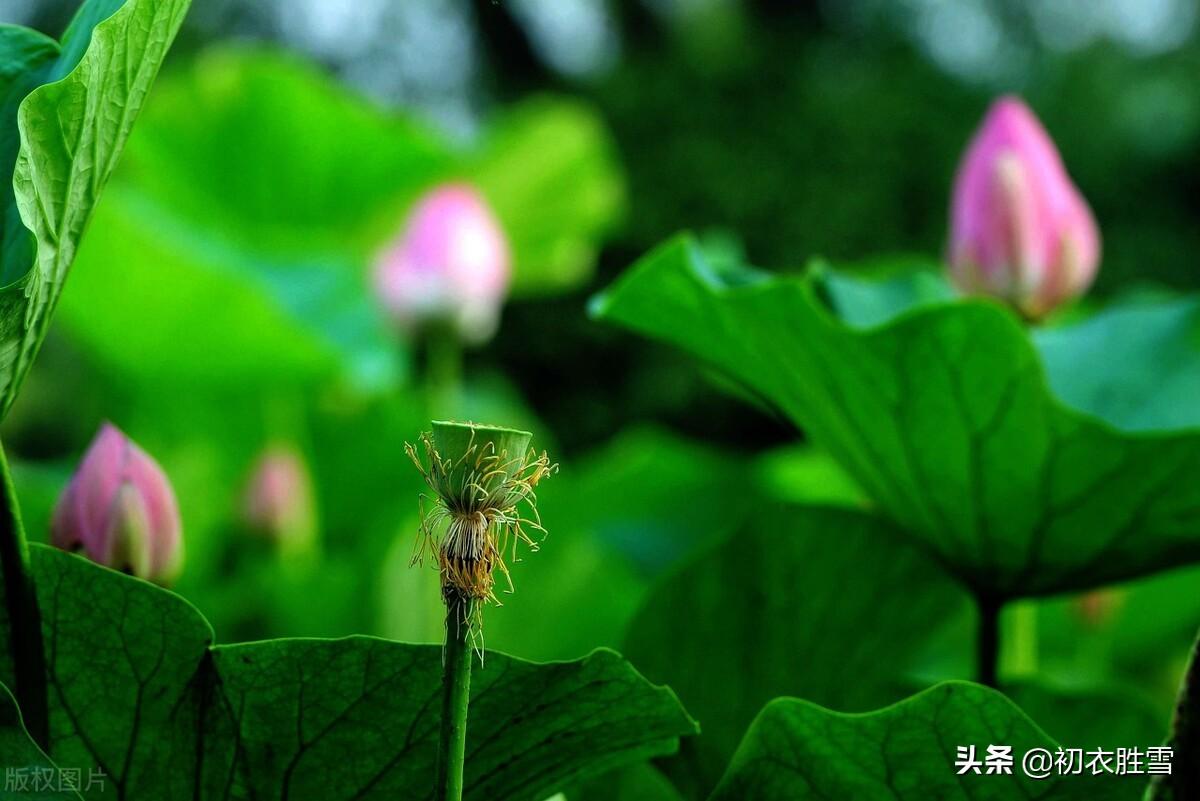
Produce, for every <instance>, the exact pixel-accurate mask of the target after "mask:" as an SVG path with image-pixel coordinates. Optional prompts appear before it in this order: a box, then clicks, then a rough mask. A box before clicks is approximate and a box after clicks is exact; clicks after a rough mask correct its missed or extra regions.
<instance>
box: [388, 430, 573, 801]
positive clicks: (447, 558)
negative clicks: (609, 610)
mask: <svg viewBox="0 0 1200 801" xmlns="http://www.w3.org/2000/svg"><path fill="white" fill-rule="evenodd" d="M531 438H532V435H531V434H530V433H529V432H528V431H517V430H515V429H511V428H503V427H499V426H488V425H477V424H474V423H455V422H438V421H435V422H434V423H433V430H432V432H430V433H426V434H423V435H422V436H421V439H420V443H421V446H422V450H423V451H424V453H423V454H419V453H418V452H417V448H416V447H415V446H413V445H409V446H408V447H407V450H408V455H409V457H410V458H411V459H412V460H413V463H414V464H415V465H416V466H417V469H418V470H419V471H420V472H421V476H422V477H423V478H424V479H425V482H426V484H428V485H429V488H430V489H431V490H432V491H433V494H434V498H433V505H432V508H430V509H425V508H422V514H421V532H420V538H419V540H418V548H417V553H416V556H415V557H414V562H420V561H422V560H423V558H424V557H425V556H426V555H429V556H432V557H433V558H434V560H435V561H436V563H437V567H438V571H439V574H440V576H441V588H442V600H443V601H444V602H445V604H446V651H445V658H444V673H443V695H442V729H441V735H440V741H439V749H438V769H437V785H436V791H437V794H438V795H437V796H436V797H437V798H438V799H439V801H458V799H461V798H462V775H463V760H464V758H465V754H466V742H467V740H466V736H467V701H468V698H469V695H470V685H471V655H470V647H469V645H468V643H469V642H470V641H471V640H472V638H474V640H475V642H476V644H477V645H478V644H479V640H478V635H479V632H480V624H481V614H482V610H483V605H484V604H486V603H487V602H489V601H492V602H496V594H495V577H494V572H495V571H499V572H500V573H501V574H502V575H503V576H504V577H505V579H507V580H508V581H509V589H510V590H511V589H512V583H511V579H510V578H509V572H508V566H507V564H506V562H505V557H506V555H507V556H508V557H509V558H511V559H515V558H516V552H517V548H518V547H519V546H521V545H525V546H528V547H529V549H530V550H537V545H538V543H537V541H536V540H535V539H533V538H532V537H531V536H530V535H531V533H532V532H542V533H544V531H545V530H544V529H543V528H542V525H541V521H540V519H539V518H538V515H537V507H536V500H537V499H536V496H535V495H534V490H535V488H536V487H537V485H538V483H539V482H540V481H541V480H542V479H544V478H545V477H546V476H548V475H549V474H550V473H552V472H553V471H554V469H555V466H554V465H551V464H550V461H549V458H548V457H547V456H546V454H545V453H542V454H541V455H540V456H539V455H537V454H536V453H535V452H534V451H532V450H530V448H529V443H530V439H531ZM478 650H479V653H480V655H481V656H482V653H483V649H482V646H479V647H478Z"/></svg>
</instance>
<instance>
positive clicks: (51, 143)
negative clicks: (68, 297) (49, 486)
mask: <svg viewBox="0 0 1200 801" xmlns="http://www.w3.org/2000/svg"><path fill="white" fill-rule="evenodd" d="M187 8H188V0H127V1H126V2H122V0H89V2H86V3H85V4H84V5H83V6H82V7H81V8H80V10H79V13H78V14H77V15H76V17H75V19H74V20H73V21H72V22H71V24H70V26H69V27H68V28H67V30H66V33H65V34H64V35H63V41H62V45H61V49H59V46H58V45H56V44H55V43H53V42H52V41H50V40H47V39H45V38H44V37H39V36H37V35H35V34H32V33H30V32H28V31H24V30H23V29H20V28H17V27H14V26H4V27H3V28H0V42H2V44H0V55H2V56H3V65H2V67H0V72H2V77H0V88H2V89H3V96H2V97H0V115H2V116H3V120H0V129H3V130H4V131H5V134H4V138H3V139H0V175H7V174H9V173H10V172H11V175H12V189H11V192H10V191H9V190H4V191H3V193H2V196H3V198H4V210H3V215H4V218H3V253H2V254H0V259H2V261H0V283H2V284H3V287H2V288H0V413H4V412H7V411H8V409H9V408H10V407H11V406H12V403H13V400H14V399H15V398H16V395H17V391H18V389H19V388H20V384H21V381H22V379H24V377H25V374H26V373H27V372H28V371H29V367H30V365H31V364H32V362H33V358H34V356H35V355H36V353H37V350H38V348H39V347H40V345H41V342H42V339H43V337H45V335H46V328H47V326H48V325H49V321H50V313H51V312H52V311H53V309H54V306H55V304H56V302H57V300H58V295H59V292H60V291H61V290H62V285H63V281H65V280H66V277H67V271H68V270H69V269H70V267H71V263H72V261H73V260H74V258H75V251H76V248H77V247H78V246H79V240H80V237H81V236H82V235H83V231H84V228H85V227H86V225H87V222H88V218H89V217H90V216H91V213H92V208H93V206H94V205H95V203H96V201H97V199H98V197H99V195H100V191H101V189H103V187H104V185H105V183H107V181H108V178H109V175H110V174H111V173H112V171H113V168H114V167H115V166H116V162H117V158H118V157H119V156H120V155H121V150H122V149H123V148H124V146H125V139H126V137H127V136H128V135H129V130H130V128H131V126H132V125H133V121H134V119H136V117H137V115H138V112H139V111H140V109H141V106H142V101H143V100H144V99H145V96H146V92H147V91H148V90H149V88H150V85H151V83H152V82H153V81H154V76H155V75H156V74H157V72H158V66H159V64H160V63H161V61H162V59H163V56H165V55H166V51H167V48H168V47H169V46H170V44H171V41H172V39H174V37H175V32H176V30H178V28H179V25H180V23H181V22H182V21H183V15H184V13H185V12H186V11H187ZM18 132H19V139H20V143H19V146H17V137H18ZM0 183H3V182H0Z"/></svg>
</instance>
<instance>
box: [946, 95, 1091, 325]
mask: <svg viewBox="0 0 1200 801" xmlns="http://www.w3.org/2000/svg"><path fill="white" fill-rule="evenodd" d="M948 255H949V259H950V273H951V276H952V278H953V279H954V282H955V283H956V284H957V285H958V286H959V288H961V289H962V290H963V291H966V292H971V293H978V294H984V295H991V296H993V297H998V298H1002V299H1004V300H1006V301H1008V302H1009V303H1011V304H1012V305H1013V306H1015V307H1016V308H1017V309H1018V310H1020V311H1021V313H1022V314H1024V315H1025V316H1026V317H1028V318H1031V319H1037V318H1040V317H1042V316H1044V315H1046V314H1047V313H1049V312H1050V311H1052V310H1054V309H1055V308H1056V307H1058V306H1059V305H1060V304H1062V303H1063V302H1065V301H1067V300H1070V299H1071V298H1074V297H1076V296H1077V295H1079V294H1081V293H1082V292H1083V291H1084V290H1086V289H1087V288H1088V287H1089V286H1090V285H1091V283H1092V279H1093V278H1095V276H1096V268H1097V266H1098V264H1099V261H1100V234H1099V232H1098V230H1097V228H1096V221H1095V219H1094V218H1093V217H1092V212H1091V210H1090V209H1089V208H1088V205H1087V202H1086V201H1085V200H1084V199H1083V196H1082V195H1080V194H1079V190H1078V189H1077V188H1076V187H1075V185H1074V184H1073V183H1072V182H1071V178H1070V176H1068V175H1067V171H1066V168H1064V167H1063V163H1062V159H1061V158H1060V157H1059V154H1058V150H1057V149H1056V148H1055V146H1054V142H1053V141H1051V139H1050V136H1049V135H1048V134H1047V133H1046V131H1045V129H1044V128H1043V127H1042V125H1041V123H1040V122H1038V119H1037V117H1035V116H1034V114H1033V112H1032V111H1030V109H1029V107H1028V106H1026V105H1025V104H1024V103H1023V102H1022V101H1021V100H1019V99H1018V98H1015V97H1005V98H1001V99H1000V100H997V101H996V102H995V103H994V104H993V105H992V107H991V109H990V110H989V111H988V113H987V116H986V117H985V118H984V120H983V124H982V125H981V126H980V128H979V130H978V131H977V132H976V134H975V138H974V139H973V140H972V141H971V144H970V146H969V147H968V148H967V152H966V155H965V156H964V157H963V160H962V162H961V164H960V165H959V168H958V175H957V177H956V178H955V182H954V200H953V204H952V206H951V210H950V245H949V254H948Z"/></svg>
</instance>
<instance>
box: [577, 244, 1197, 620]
mask: <svg viewBox="0 0 1200 801" xmlns="http://www.w3.org/2000/svg"><path fill="white" fill-rule="evenodd" d="M946 295H947V293H946V292H945V291H943V290H941V289H939V288H938V282H937V281H936V279H932V278H928V277H926V278H924V279H921V280H919V281H918V280H909V281H905V280H900V281H896V280H895V279H893V280H891V281H887V280H885V281H882V282H865V281H858V280H852V279H849V278H845V277H841V276H837V275H836V274H832V273H831V272H830V271H829V270H822V269H817V270H814V271H812V272H811V273H810V274H808V275H807V276H804V277H769V276H767V275H765V274H762V273H756V272H753V271H749V270H744V269H743V270H736V269H731V268H728V267H726V268H723V269H721V270H716V269H714V268H712V267H711V266H710V265H709V264H708V263H707V262H706V260H705V258H704V255H703V253H702V252H701V250H700V249H699V248H698V247H697V246H696V245H695V244H694V243H693V242H692V241H691V240H690V239H687V238H680V239H676V240H673V241H671V242H669V243H667V244H665V245H664V246H662V247H660V248H659V249H657V250H655V251H653V252H652V253H651V254H649V255H648V256H646V257H645V258H644V259H643V260H642V261H641V262H639V263H638V264H637V265H636V266H635V267H634V268H632V269H631V270H630V271H629V272H628V273H627V274H626V275H625V276H624V277H622V278H621V279H620V280H619V281H618V282H617V284H616V285H615V286H613V287H612V288H611V289H610V290H609V291H608V292H607V293H606V294H605V295H603V296H602V297H600V298H599V299H598V300H597V301H596V302H595V305H594V309H595V311H596V312H597V314H598V315H599V316H601V317H602V318H604V319H608V320H612V321H614V322H617V323H620V324H622V325H625V326H628V327H630V328H633V329H635V330H637V331H640V332H642V333H644V334H647V335H650V336H653V337H657V338H660V339H663V340H666V341H668V342H671V343H673V344H676V345H678V346H680V347H682V348H684V349H685V350H688V351H690V352H692V353H694V354H695V355H697V356H698V357H700V358H701V359H703V360H705V361H706V362H708V363H710V364H712V365H714V366H716V367H718V368H720V369H722V370H724V371H726V372H728V373H729V374H730V375H732V376H733V377H734V378H736V379H737V380H739V381H741V382H742V383H744V384H745V385H746V386H747V387H748V388H749V389H750V390H752V391H753V392H755V393H757V394H758V395H760V396H761V397H763V398H764V399H766V400H767V401H768V402H770V403H771V404H773V405H774V406H776V407H778V408H779V409H780V410H781V411H782V412H783V413H785V414H786V415H787V416H789V417H790V418H791V419H792V420H794V421H795V422H796V423H797V424H799V425H801V426H803V427H804V429H805V431H806V432H807V433H808V434H810V435H811V436H812V438H813V439H814V440H816V441H817V442H818V443H819V444H821V445H822V446H824V448H825V449H827V450H828V451H829V453H831V454H832V455H833V456H834V457H835V458H836V459H837V460H838V461H839V462H840V463H841V464H842V465H843V466H844V467H845V469H846V470H847V472H849V473H850V475H851V476H852V477H853V478H854V479H855V481H856V482H857V483H858V484H859V485H860V486H862V487H863V489H864V490H865V491H866V492H867V493H868V494H869V495H870V496H871V497H872V498H874V499H875V501H876V502H877V503H878V504H879V505H880V506H881V507H882V508H883V509H884V510H885V511H886V512H887V513H888V514H889V515H890V516H891V517H892V518H893V519H895V520H896V521H897V522H898V523H899V524H900V525H901V526H902V527H903V528H904V529H906V530H907V531H909V532H911V533H912V535H913V536H915V537H917V538H919V540H920V541H921V542H922V543H923V544H924V545H925V546H926V547H928V548H929V549H930V550H931V551H932V552H933V553H934V554H935V555H936V556H937V557H938V558H939V559H940V560H941V561H942V562H944V563H945V564H946V565H947V566H948V567H949V568H950V569H951V570H953V571H954V572H955V573H956V574H957V575H959V576H960V577H961V578H962V579H963V580H964V581H966V582H968V583H969V584H970V585H971V586H972V587H973V588H974V589H975V590H976V591H977V592H980V593H984V594H990V595H993V596H997V597H1000V598H1007V597H1015V596H1022V595H1036V594H1050V593H1054V592H1059V591H1063V590H1069V589H1078V588H1086V587H1089V586H1095V585H1097V584H1101V583H1106V582H1109V581H1114V580H1120V579H1124V578H1130V577H1135V576H1138V575H1142V574H1146V573H1150V572H1153V571H1156V570H1158V569H1161V568H1163V567H1166V566H1169V565H1176V564H1180V563H1183V562H1189V561H1195V560H1197V559H1200V480H1198V479H1200V431H1198V430H1197V429H1198V428H1200V404H1195V403H1192V402H1191V401H1190V400H1188V398H1190V397H1192V396H1193V395H1194V392H1193V391H1192V390H1194V388H1195V386H1196V380H1197V378H1196V377H1197V373H1198V371H1200V336H1198V331H1200V328H1198V325H1200V317H1198V315H1200V310H1198V309H1197V306H1196V304H1195V303H1194V302H1192V301H1173V302H1162V303H1158V304H1137V305H1136V306H1135V307H1134V308H1129V309H1113V310H1110V311H1107V312H1101V313H1100V314H1098V315H1096V316H1095V317H1093V318H1090V319H1088V320H1085V321H1084V322H1082V323H1076V324H1074V325H1064V326H1062V327H1061V328H1058V329H1055V330H1053V331H1050V332H1047V333H1045V334H1042V335H1040V336H1039V337H1038V338H1037V340H1036V342H1035V341H1033V340H1031V338H1030V337H1029V335H1028V333H1027V332H1026V330H1025V329H1024V327H1023V326H1022V325H1021V324H1020V322H1019V321H1018V320H1017V318H1016V317H1015V316H1013V315H1012V314H1011V313H1010V312H1008V311H1007V310H1005V309H1003V308H1001V307H1000V306H998V305H996V304H994V303H991V302H989V301H983V300H970V301H959V302H949V301H947V300H945V297H946ZM831 306H832V309H831ZM834 310H836V311H834ZM1134 330H1137V331H1139V332H1140V333H1138V335H1136V336H1131V337H1128V338H1125V339H1124V341H1123V344H1122V346H1121V348H1120V354H1121V359H1120V361H1114V359H1113V358H1111V357H1110V356H1109V355H1108V352H1107V351H1106V350H1105V347H1104V343H1105V342H1109V341H1112V340H1114V339H1117V338H1120V337H1122V335H1123V334H1126V333H1130V332H1132V331H1134ZM1106 331H1111V332H1112V333H1105V332H1106ZM1139 343H1140V344H1139ZM1038 345H1040V346H1041V347H1042V349H1043V350H1044V353H1045V355H1044V356H1043V355H1042V353H1041V352H1040V351H1039V350H1038ZM1048 370H1049V371H1051V372H1050V374H1049V376H1048V375H1047V371H1048ZM1097 375H1099V376H1106V377H1104V378H1095V377H1094V376H1097ZM1146 375H1149V376H1151V378H1145V376H1146ZM1089 376H1093V377H1089ZM1153 376H1161V377H1163V387H1164V391H1166V390H1168V389H1169V392H1170V394H1171V396H1172V398H1173V399H1174V400H1172V401H1171V402H1168V403H1155V404H1149V405H1145V404H1142V403H1141V402H1140V399H1144V398H1145V397H1147V395H1148V392H1149V390H1148V387H1149V386H1151V385H1152V384H1153V383H1154V381H1155V380H1156V379H1154V378H1153ZM1167 376H1170V378H1169V379H1168V378H1166V377H1167ZM1139 377H1140V378H1139ZM1189 392H1192V395H1189ZM1056 393H1060V394H1061V395H1062V397H1059V394H1056ZM1183 400H1186V401H1187V402H1186V403H1184V402H1182V401H1183ZM1068 403H1070V404H1071V405H1068ZM1152 425H1153V426H1155V427H1156V429H1157V428H1158V427H1160V426H1161V427H1163V429H1164V430H1153V431H1150V430H1146V429H1147V428H1148V427H1150V426H1152Z"/></svg>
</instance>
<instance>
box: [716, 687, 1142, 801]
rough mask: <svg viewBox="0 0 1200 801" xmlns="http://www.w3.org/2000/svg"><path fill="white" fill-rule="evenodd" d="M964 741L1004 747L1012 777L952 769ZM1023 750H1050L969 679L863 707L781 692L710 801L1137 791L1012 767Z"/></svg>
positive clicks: (1122, 780) (1085, 798)
mask: <svg viewBox="0 0 1200 801" xmlns="http://www.w3.org/2000/svg"><path fill="white" fill-rule="evenodd" d="M971 745H974V746H975V747H976V756H977V758H978V759H980V760H982V759H983V755H984V754H986V752H987V746H988V745H1011V746H1012V748H1013V754H1014V755H1015V763H1016V764H1015V765H1014V770H1013V773H1012V775H991V776H989V775H974V774H967V775H965V776H958V775H956V774H955V768H954V761H955V757H956V751H955V749H956V748H957V747H958V746H971ZM1030 748H1046V749H1049V750H1050V752H1051V754H1053V752H1054V750H1055V749H1056V748H1057V744H1056V743H1055V742H1054V741H1053V740H1052V739H1050V737H1049V736H1047V735H1046V734H1045V733H1044V732H1043V731H1042V730H1041V729H1039V728H1038V727H1037V726H1036V725H1035V724H1034V723H1033V722H1032V721H1031V720H1030V719H1029V718H1028V717H1026V716H1025V715H1024V713H1022V712H1021V710H1020V709H1018V708H1017V707H1016V706H1015V705H1014V704H1013V703H1012V702H1011V701H1009V700H1008V699H1006V698H1005V697H1004V696H1003V695H1001V694H1000V693H998V692H995V691H994V690H989V689H987V688H985V687H980V686H977V685H973V684H967V683H963V682H951V683H946V684H940V685H938V686H936V687H934V688H932V689H930V690H927V691H925V692H923V693H921V694H920V695H917V696H914V697H913V698H910V699H908V700H906V701H903V702H901V703H899V704H896V705H895V706H892V707H888V708H887V709H882V710H880V711H878V712H873V713H870V714H865V715H847V714H841V713H838V712H831V711H829V710H826V709H822V708H821V707H819V706H817V705H816V704H811V703H808V702H806V701H798V700H794V699H790V698H781V699H778V700H776V701H773V702H772V703H770V704H768V705H767V707H766V708H765V709H764V710H763V711H762V714H760V715H759V716H758V718H757V719H756V720H755V721H754V725H753V726H751V727H750V730H749V731H748V732H747V733H746V739H745V740H743V741H742V744H741V746H740V747H739V748H738V752H737V755H736V756H735V757H734V759H733V762H732V763H731V764H730V766H729V771H728V772H727V773H726V774H725V778H724V779H722V780H721V785H720V786H719V787H718V788H717V791H716V792H715V793H714V795H713V801H734V799H737V801H757V800H758V799H762V801H767V799H777V798H794V799H797V800H798V801H799V800H800V799H819V798H854V799H856V801H859V800H860V799H861V801H910V800H911V801H924V800H925V799H928V798H939V799H944V800H945V801H1009V799H1012V801H1022V800H1023V799H1029V798H1037V799H1041V800H1042V801H1076V800H1078V801H1101V800H1102V799H1103V800H1105V801H1107V800H1108V799H1114V800H1115V799H1137V798H1139V797H1140V795H1141V791H1142V789H1143V784H1144V782H1142V781H1141V780H1140V779H1139V777H1116V776H1112V775H1100V776H1091V775H1084V776H1065V777H1060V776H1055V775H1051V776H1049V777H1048V778H1046V779H1042V780H1037V779H1033V778H1030V777H1028V776H1026V775H1024V773H1023V771H1022V770H1021V767H1020V759H1021V757H1022V756H1023V755H1024V753H1025V752H1026V751H1027V750H1028V749H1030ZM1143 778H1144V777H1143Z"/></svg>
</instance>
